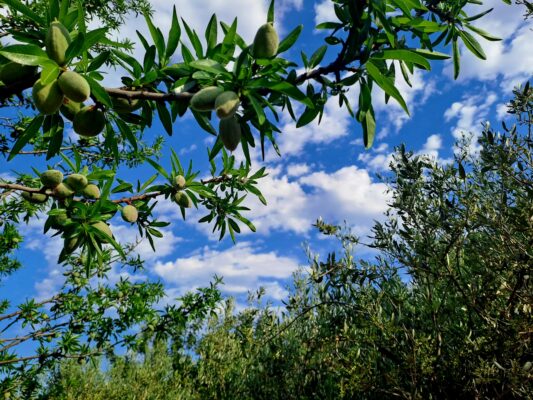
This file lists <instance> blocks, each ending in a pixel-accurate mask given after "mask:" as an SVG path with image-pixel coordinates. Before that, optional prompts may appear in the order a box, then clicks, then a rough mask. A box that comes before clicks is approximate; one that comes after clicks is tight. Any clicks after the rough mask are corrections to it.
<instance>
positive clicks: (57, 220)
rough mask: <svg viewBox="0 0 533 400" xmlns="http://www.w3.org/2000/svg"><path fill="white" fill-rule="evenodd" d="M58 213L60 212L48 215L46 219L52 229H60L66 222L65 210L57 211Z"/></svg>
mask: <svg viewBox="0 0 533 400" xmlns="http://www.w3.org/2000/svg"><path fill="white" fill-rule="evenodd" d="M59 211H61V213H59V214H54V215H50V217H49V218H48V219H49V221H50V226H51V227H52V228H54V229H60V228H62V227H63V226H65V224H66V223H67V221H68V216H67V210H58V212H59Z"/></svg>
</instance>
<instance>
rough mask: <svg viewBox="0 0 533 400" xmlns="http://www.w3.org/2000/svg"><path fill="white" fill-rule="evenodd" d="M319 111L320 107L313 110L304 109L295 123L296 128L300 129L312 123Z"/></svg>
mask: <svg viewBox="0 0 533 400" xmlns="http://www.w3.org/2000/svg"><path fill="white" fill-rule="evenodd" d="M320 110H321V108H320V107H315V108H309V107H306V108H305V111H304V112H303V114H302V115H301V116H300V118H299V119H298V122H297V123H296V128H301V127H302V126H305V125H307V124H309V123H310V122H312V121H313V120H314V119H315V118H316V116H317V115H318V113H319V112H320Z"/></svg>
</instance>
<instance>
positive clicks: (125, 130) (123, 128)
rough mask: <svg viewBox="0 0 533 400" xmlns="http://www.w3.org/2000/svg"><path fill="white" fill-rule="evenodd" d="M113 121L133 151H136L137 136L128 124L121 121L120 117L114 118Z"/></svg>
mask: <svg viewBox="0 0 533 400" xmlns="http://www.w3.org/2000/svg"><path fill="white" fill-rule="evenodd" d="M115 123H116V124H117V127H118V130H119V131H120V133H121V134H122V136H124V139H126V140H127V141H128V142H130V144H131V146H132V147H133V149H134V150H135V151H137V150H138V149H137V138H136V137H135V135H134V134H133V132H132V131H131V128H130V127H129V125H128V124H126V123H125V122H124V121H121V120H120V119H116V120H115Z"/></svg>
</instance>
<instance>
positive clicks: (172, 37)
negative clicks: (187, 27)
mask: <svg viewBox="0 0 533 400" xmlns="http://www.w3.org/2000/svg"><path fill="white" fill-rule="evenodd" d="M180 37H181V26H180V23H179V20H178V16H177V14H176V6H173V7H172V25H171V26H170V32H169V33H168V43H167V50H166V53H165V54H166V57H167V59H170V57H172V55H173V54H174V52H175V51H176V49H177V48H178V43H179V41H180Z"/></svg>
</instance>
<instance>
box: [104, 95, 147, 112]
mask: <svg viewBox="0 0 533 400" xmlns="http://www.w3.org/2000/svg"><path fill="white" fill-rule="evenodd" d="M111 102H112V103H113V110H114V111H115V112H117V113H118V114H131V113H132V112H134V111H136V110H138V109H139V108H141V107H142V105H143V104H142V101H140V100H139V99H125V98H122V97H112V98H111Z"/></svg>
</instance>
